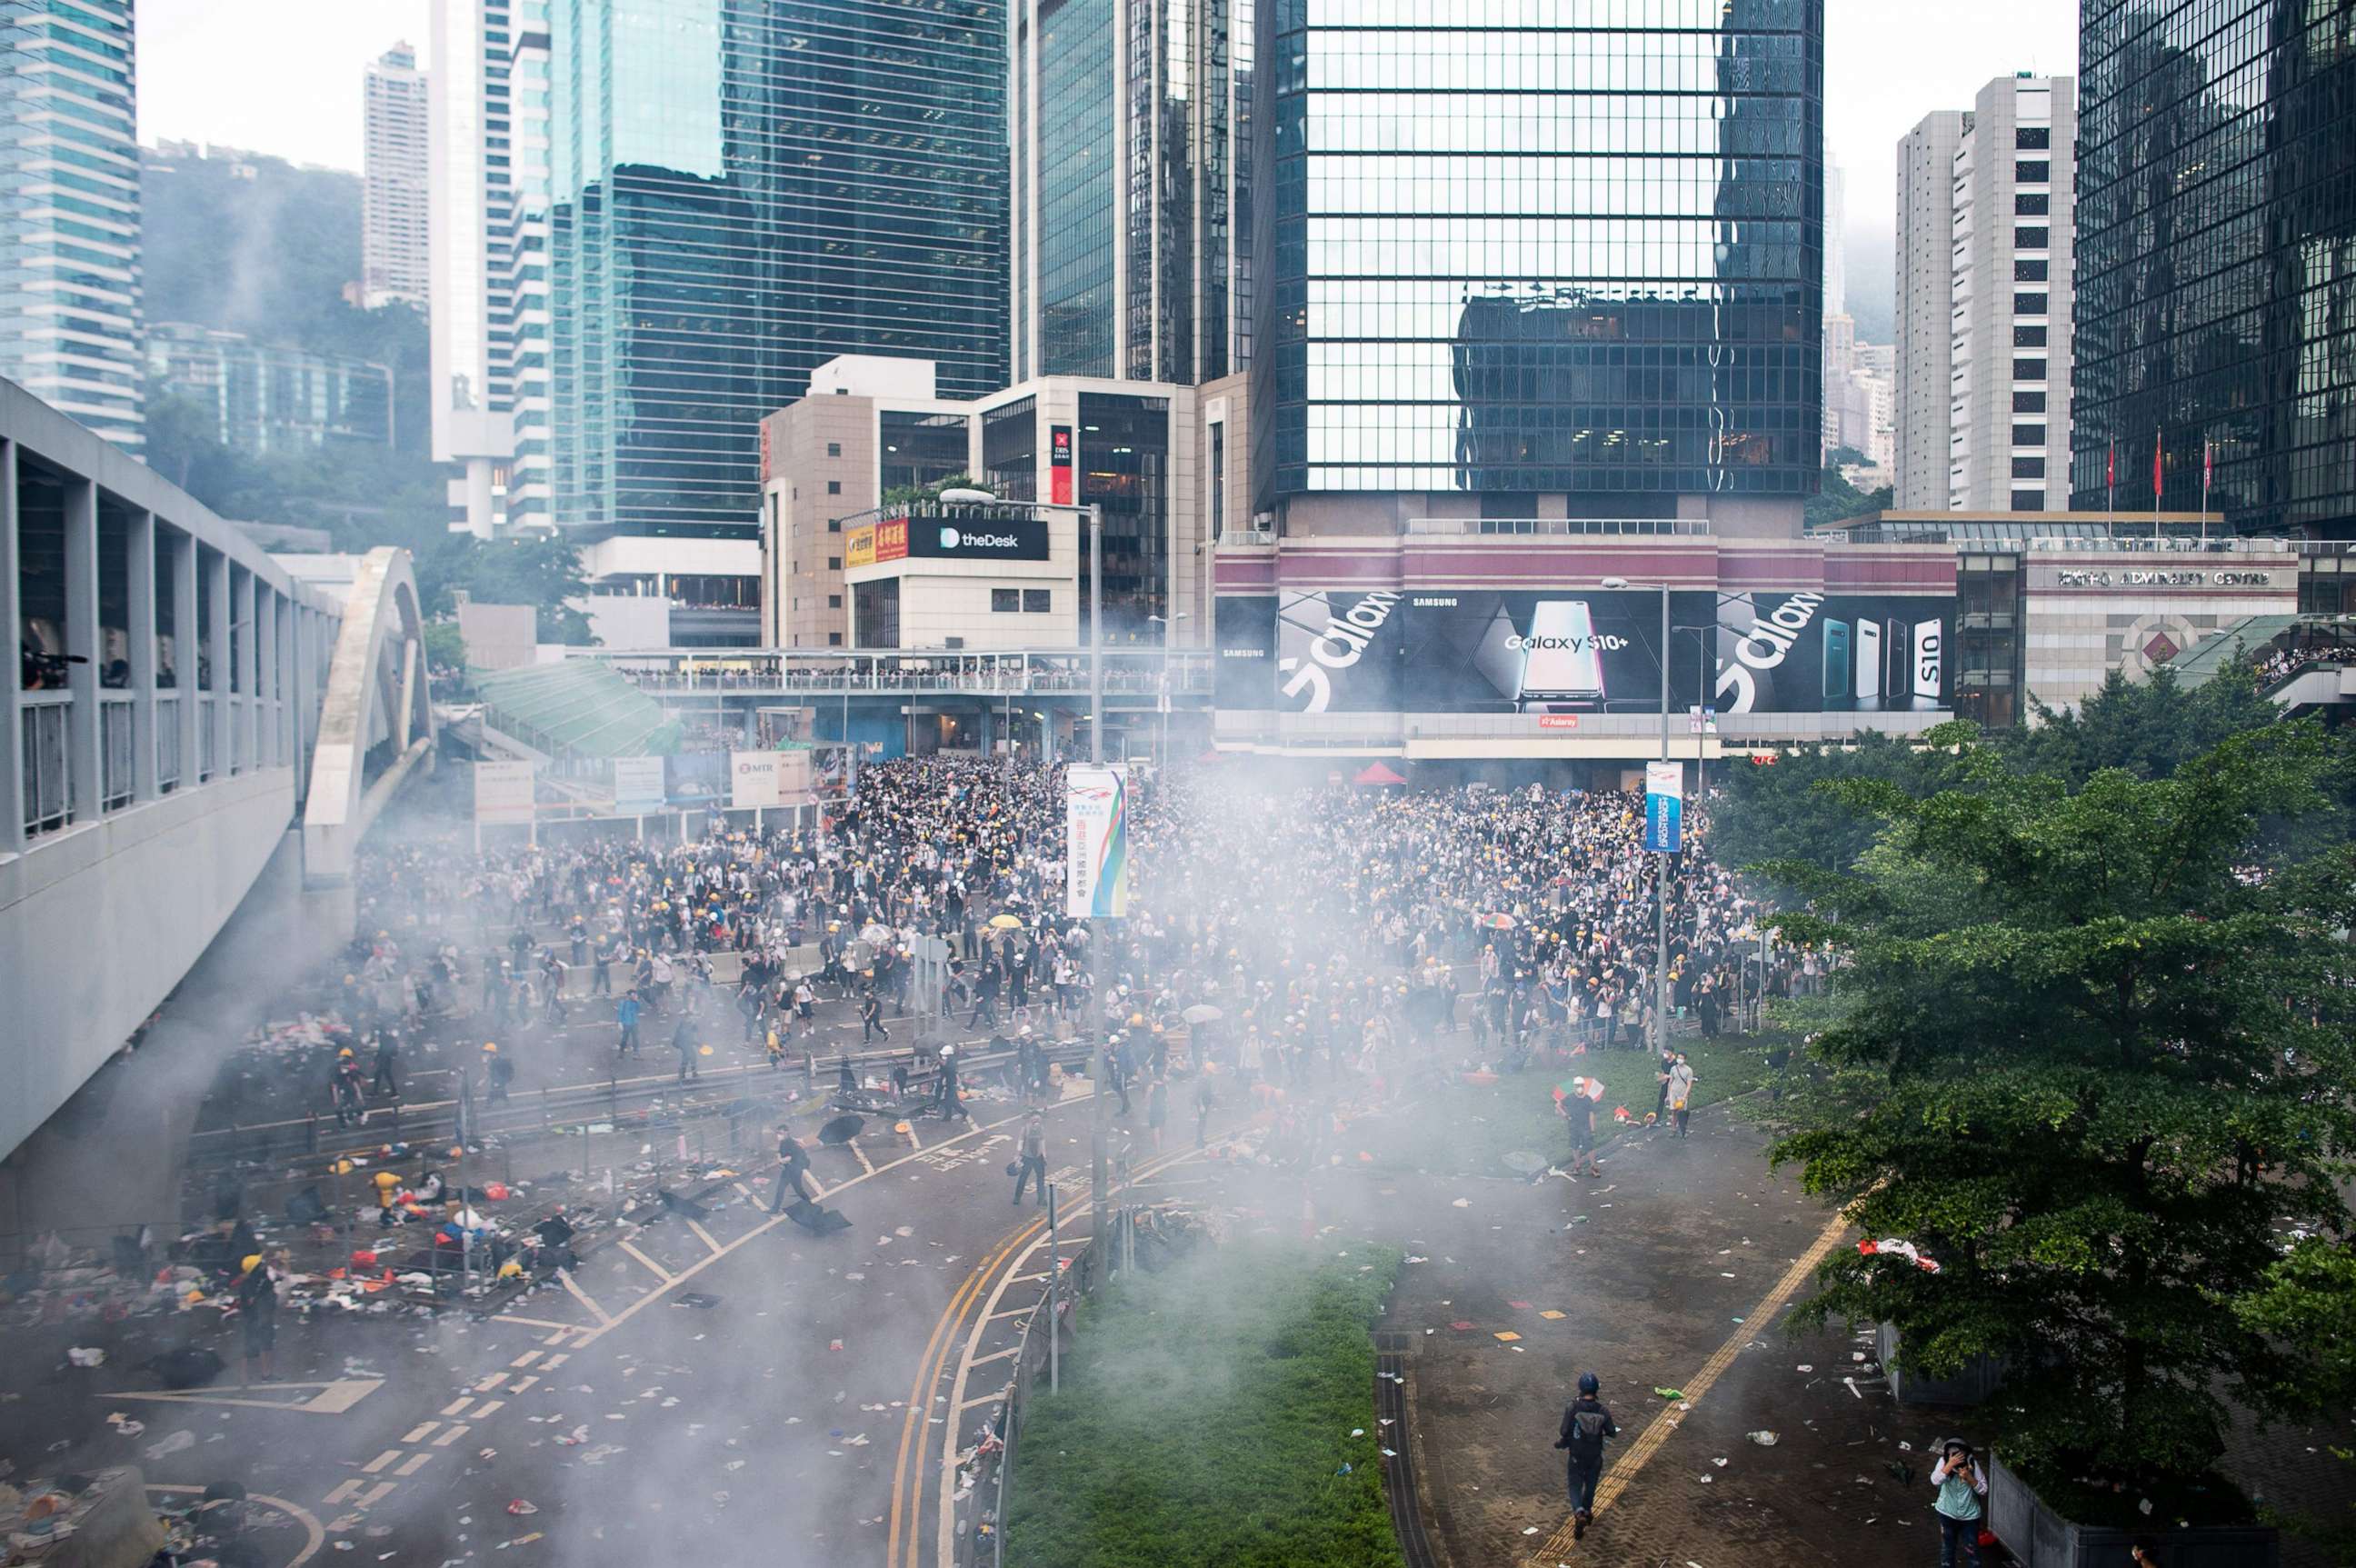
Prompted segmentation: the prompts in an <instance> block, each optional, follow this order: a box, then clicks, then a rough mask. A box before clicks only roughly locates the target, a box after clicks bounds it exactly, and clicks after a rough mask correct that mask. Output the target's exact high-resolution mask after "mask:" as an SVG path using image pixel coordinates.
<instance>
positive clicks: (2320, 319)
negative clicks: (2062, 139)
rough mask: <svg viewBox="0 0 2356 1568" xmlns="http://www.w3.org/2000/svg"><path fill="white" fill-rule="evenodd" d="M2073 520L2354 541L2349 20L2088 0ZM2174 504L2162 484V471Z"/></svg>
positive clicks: (2247, 2)
mask: <svg viewBox="0 0 2356 1568" xmlns="http://www.w3.org/2000/svg"><path fill="white" fill-rule="evenodd" d="M2079 27H2080V33H2079V76H2080V81H2079V96H2080V102H2079V118H2078V135H2079V161H2078V265H2077V273H2078V297H2077V313H2076V323H2077V399H2076V404H2075V410H2074V414H2073V421H2072V437H2071V446H2072V456H2071V474H2070V478H2071V490H2072V504H2073V505H2074V506H2076V507H2078V508H2079V509H2081V510H2100V509H2102V508H2104V507H2105V506H2107V505H2110V504H2112V497H2113V493H2114V490H2113V486H2112V485H2111V484H2110V483H2109V482H2106V476H2110V475H2115V481H2116V482H2115V504H2116V507H2117V510H2119V511H2120V512H2121V513H2123V514H2126V513H2133V512H2138V511H2149V510H2153V508H2154V505H2155V502H2157V504H2158V507H2159V508H2160V509H2162V510H2170V511H2191V510H2196V509H2198V508H2199V507H2200V506H2201V502H2202V494H2203V489H2204V485H2203V478H2204V474H2203V469H2204V457H2205V459H2206V460H2207V462H2209V463H2213V466H2214V467H2213V480H2212V481H2211V483H2210V484H2209V485H2208V486H2207V489H2208V504H2209V506H2210V508H2211V510H2216V511H2219V512H2222V514H2223V515H2224V519H2225V521H2226V522H2227V523H2228V524H2229V525H2230V526H2232V527H2233V528H2235V529H2237V530H2240V531H2242V532H2253V533H2272V532H2282V531H2286V530H2287V531H2293V532H2297V531H2306V532H2314V533H2319V534H2322V535H2325V536H2329V537H2336V538H2351V537H2356V166H2351V161H2350V157H2349V149H2350V148H2351V146H2356V11H2351V9H2350V8H2349V7H2348V6H2347V5H2316V4H2311V3H2308V0H2085V4H2084V6H2083V12H2082V14H2081V17H2080V23H2079ZM2155 448H2157V450H2158V454H2159V456H2160V470H2161V472H2160V488H2159V489H2158V492H2157V493H2156V492H2155V490H2154V487H2153V455H2154V451H2155Z"/></svg>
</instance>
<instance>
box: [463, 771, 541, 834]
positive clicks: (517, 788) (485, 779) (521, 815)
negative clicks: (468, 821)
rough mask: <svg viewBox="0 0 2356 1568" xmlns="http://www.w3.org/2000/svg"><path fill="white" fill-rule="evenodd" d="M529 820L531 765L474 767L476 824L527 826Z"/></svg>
mask: <svg viewBox="0 0 2356 1568" xmlns="http://www.w3.org/2000/svg"><path fill="white" fill-rule="evenodd" d="M531 818H532V765H531V764H530V763H529V762H477V764H475V821H477V822H530V821H531Z"/></svg>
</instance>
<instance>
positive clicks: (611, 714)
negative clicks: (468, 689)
mask: <svg viewBox="0 0 2356 1568" xmlns="http://www.w3.org/2000/svg"><path fill="white" fill-rule="evenodd" d="M471 678H472V680H473V682H474V685H475V690H476V692H477V693H479V694H480V695H481V697H482V699H483V709H484V716H485V718H486V720H487V722H488V723H489V724H490V725H491V727H492V728H494V729H497V730H499V731H501V732H503V733H505V734H508V735H511V736H515V737H516V738H517V739H518V740H520V741H523V742H525V743H527V744H528V745H530V746H534V747H536V748H538V749H539V750H541V751H544V752H547V753H549V754H550V755H552V756H557V755H571V756H573V757H668V756H669V755H670V754H671V753H672V752H673V751H676V750H677V749H678V748H679V735H680V726H679V721H678V720H676V719H674V718H672V717H671V716H670V714H669V710H667V709H666V708H664V706H663V705H662V704H661V703H659V702H657V701H656V700H655V699H654V698H652V697H649V696H648V695H647V694H646V693H644V692H641V691H639V690H638V689H637V687H636V686H634V685H632V684H631V683H630V682H628V681H627V680H626V679H625V678H623V677H622V676H621V675H618V674H616V673H615V671H613V670H611V669H610V668H608V667H607V666H606V664H605V661H604V660H595V659H568V660H564V661H563V662H562V663H561V664H535V665H530V666H527V667H526V668H524V669H520V670H499V671H479V670H478V671H474V672H473V674H472V677H471Z"/></svg>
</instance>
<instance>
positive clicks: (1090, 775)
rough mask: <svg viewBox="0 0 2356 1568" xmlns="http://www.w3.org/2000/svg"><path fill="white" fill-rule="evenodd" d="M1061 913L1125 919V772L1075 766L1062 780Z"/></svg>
mask: <svg viewBox="0 0 2356 1568" xmlns="http://www.w3.org/2000/svg"><path fill="white" fill-rule="evenodd" d="M1064 836H1065V840H1066V850H1065V854H1064V863H1065V878H1066V886H1065V890H1064V913H1065V914H1066V915H1069V916H1071V917H1072V918H1075V919H1087V918H1093V917H1097V916H1108V917H1110V918H1115V919H1118V918H1120V917H1122V916H1125V915H1127V914H1128V913H1129V770H1128V769H1127V768H1123V767H1121V766H1120V765H1119V764H1118V763H1103V764H1098V763H1075V764H1074V765H1073V766H1072V767H1071V768H1067V769H1066V771H1065V778H1064Z"/></svg>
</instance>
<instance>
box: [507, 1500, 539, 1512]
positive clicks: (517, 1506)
mask: <svg viewBox="0 0 2356 1568" xmlns="http://www.w3.org/2000/svg"><path fill="white" fill-rule="evenodd" d="M539 1511H540V1509H539V1508H538V1506H537V1505H535V1504H532V1503H528V1502H526V1501H524V1499H523V1498H516V1499H515V1500H514V1501H513V1502H511V1503H509V1504H508V1512H509V1513H511V1514H528V1513H538V1512H539Z"/></svg>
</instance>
